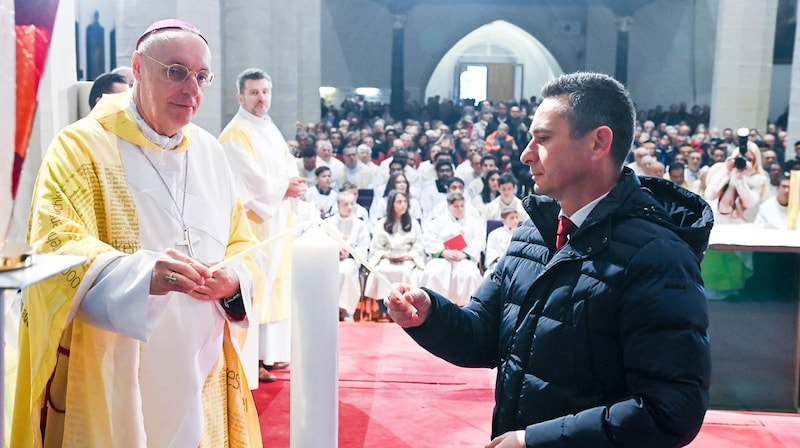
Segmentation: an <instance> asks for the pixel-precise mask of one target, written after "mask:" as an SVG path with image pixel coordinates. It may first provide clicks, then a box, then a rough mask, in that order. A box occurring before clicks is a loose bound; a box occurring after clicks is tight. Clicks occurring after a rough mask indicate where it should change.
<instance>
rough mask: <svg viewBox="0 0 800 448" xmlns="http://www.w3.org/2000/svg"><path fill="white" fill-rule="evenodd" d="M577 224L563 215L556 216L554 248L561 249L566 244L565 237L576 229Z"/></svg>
mask: <svg viewBox="0 0 800 448" xmlns="http://www.w3.org/2000/svg"><path fill="white" fill-rule="evenodd" d="M577 228H578V226H576V225H575V223H574V222H572V221H570V220H569V218H567V217H566V216H564V215H561V216H559V217H558V230H556V250H558V249H561V248H562V247H564V245H565V244H567V237H568V236H569V235H570V234H571V233H572V232H574V231H575V229H577Z"/></svg>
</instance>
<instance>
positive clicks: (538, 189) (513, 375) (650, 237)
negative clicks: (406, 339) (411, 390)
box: [386, 73, 713, 448]
mask: <svg viewBox="0 0 800 448" xmlns="http://www.w3.org/2000/svg"><path fill="white" fill-rule="evenodd" d="M542 97H543V98H544V100H543V102H542V104H541V105H540V106H539V108H538V109H537V111H536V114H535V116H534V119H533V123H532V125H531V137H532V140H531V143H530V144H529V145H528V147H527V148H526V149H525V151H524V152H523V153H522V156H521V160H522V161H523V162H524V163H525V164H526V165H528V166H529V167H530V172H531V177H532V179H533V181H534V182H535V189H534V191H535V194H534V195H531V196H529V197H528V198H526V199H525V202H524V203H525V207H526V210H527V211H528V214H529V215H530V218H531V219H530V220H529V221H527V222H525V223H524V224H523V225H522V226H521V227H520V228H519V229H517V230H516V231H515V232H514V236H513V238H512V241H511V244H510V246H509V248H508V251H507V252H506V255H505V256H504V257H503V258H502V259H501V261H500V264H499V265H498V267H497V269H496V270H495V272H494V274H493V275H492V276H491V277H490V278H489V279H487V280H486V281H485V282H484V283H483V284H482V285H481V286H480V287H479V288H478V290H477V291H475V293H474V294H473V297H472V300H471V301H470V303H469V304H468V305H466V306H464V307H463V308H459V307H457V306H456V305H454V304H452V303H451V302H450V301H449V300H447V298H445V297H443V296H441V295H439V294H437V293H436V292H434V291H430V290H426V289H410V288H408V287H407V285H399V286H400V290H401V292H403V293H404V297H403V298H402V299H400V298H397V297H394V296H392V297H390V298H388V299H387V300H386V302H387V306H388V307H389V309H390V312H391V315H392V317H393V318H394V320H395V321H396V322H397V323H398V324H400V325H401V326H403V327H404V328H406V331H407V332H408V334H409V335H411V336H412V337H413V338H414V340H416V341H417V342H418V343H419V344H420V345H422V346H423V347H425V348H426V349H427V350H428V351H430V352H431V353H433V354H435V355H437V356H439V357H441V358H443V359H445V360H447V361H449V362H452V363H454V364H457V365H461V366H465V367H487V368H495V367H496V368H497V384H496V391H495V400H496V404H495V410H494V415H493V422H492V437H493V439H492V441H491V442H489V443H488V444H487V445H486V446H487V447H525V446H527V447H593V448H595V447H622V446H624V447H630V446H639V447H677V446H683V445H686V444H688V443H689V442H690V441H691V440H692V439H693V438H694V437H695V436H696V435H697V432H698V431H699V430H700V427H701V425H702V422H703V417H704V415H705V412H706V409H707V406H708V389H709V378H710V374H711V354H710V346H709V338H708V333H707V327H708V309H707V303H706V299H705V296H704V293H703V281H702V278H701V276H700V259H701V258H702V256H703V251H704V250H705V249H706V246H707V243H708V235H709V232H710V230H711V226H712V225H713V215H712V212H711V209H710V208H709V207H708V205H707V204H706V203H705V202H704V201H703V200H702V199H701V198H699V197H698V196H696V195H695V194H693V193H690V192H689V191H687V190H685V189H683V188H681V187H678V186H677V185H675V184H673V183H671V182H669V181H666V180H664V179H658V178H652V177H642V178H637V177H636V175H635V174H634V173H633V172H632V171H631V170H630V169H627V168H625V169H623V163H624V160H625V156H626V155H627V153H628V150H629V149H630V145H631V142H632V137H633V123H634V108H633V104H632V102H631V100H630V98H629V95H628V93H627V91H626V90H625V88H624V87H623V86H622V85H621V84H619V83H618V82H617V81H615V80H614V79H612V78H610V77H608V76H605V75H600V74H594V73H576V74H570V75H564V76H562V77H560V78H558V79H556V80H554V81H551V82H550V83H548V85H546V86H545V87H544V88H543V89H542ZM567 218H569V219H571V220H572V222H573V223H574V225H575V226H576V227H577V230H574V231H573V232H572V233H571V234H570V235H569V237H568V238H565V236H564V235H559V236H557V233H564V232H560V231H557V228H558V230H560V227H561V226H560V225H557V223H558V222H560V221H562V220H564V219H567ZM567 233H568V232H567ZM557 240H562V241H559V242H558V243H559V246H560V243H562V242H564V241H566V243H565V245H564V246H563V247H560V248H559V247H557ZM406 301H409V302H411V303H412V304H413V305H414V307H415V308H416V310H417V311H416V313H412V310H411V309H410V308H408V307H407V305H406V303H405V302H406ZM445 444H446V443H445Z"/></svg>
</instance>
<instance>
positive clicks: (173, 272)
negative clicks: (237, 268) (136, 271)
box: [150, 248, 212, 296]
mask: <svg viewBox="0 0 800 448" xmlns="http://www.w3.org/2000/svg"><path fill="white" fill-rule="evenodd" d="M211 277H212V273H211V271H210V270H209V269H208V267H206V266H205V265H204V264H203V263H201V262H200V261H198V260H195V259H194V258H191V257H189V256H188V255H186V254H184V253H182V252H180V251H177V250H175V249H172V248H169V249H167V250H165V251H164V253H162V254H161V255H160V256H159V257H158V258H157V259H156V264H155V266H153V272H152V273H151V275H150V294H152V295H156V296H160V295H164V294H166V293H168V292H172V291H176V292H183V293H186V294H189V293H191V292H192V291H194V290H196V289H197V288H200V287H202V286H203V285H204V284H205V283H206V281H207V280H208V279H209V278H211Z"/></svg>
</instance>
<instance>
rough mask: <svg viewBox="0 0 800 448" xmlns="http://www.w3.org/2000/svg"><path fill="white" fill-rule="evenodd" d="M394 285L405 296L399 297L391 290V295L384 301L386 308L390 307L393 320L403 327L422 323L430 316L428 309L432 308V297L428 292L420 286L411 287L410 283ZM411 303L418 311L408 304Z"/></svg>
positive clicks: (416, 325)
mask: <svg viewBox="0 0 800 448" xmlns="http://www.w3.org/2000/svg"><path fill="white" fill-rule="evenodd" d="M394 286H396V287H397V290H398V291H400V293H402V294H403V297H397V296H396V295H395V294H394V293H392V292H390V293H389V297H387V298H386V299H384V301H383V303H384V305H386V308H388V309H389V315H390V316H392V320H394V321H395V322H396V323H397V325H400V326H401V327H403V328H410V327H418V326H420V325H422V323H423V322H425V319H427V318H428V311H429V310H430V309H431V298H430V297H429V296H428V293H426V292H425V291H423V290H421V289H419V288H411V286H410V285H406V284H403V283H395V285H394ZM409 303H410V304H411V305H412V306H413V307H414V308H416V312H414V309H412V308H411V307H409V306H408V305H409Z"/></svg>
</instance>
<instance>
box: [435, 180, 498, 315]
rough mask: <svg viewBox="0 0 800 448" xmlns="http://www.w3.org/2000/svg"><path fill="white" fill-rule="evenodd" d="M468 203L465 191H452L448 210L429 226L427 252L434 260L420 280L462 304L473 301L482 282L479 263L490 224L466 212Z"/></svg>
mask: <svg viewBox="0 0 800 448" xmlns="http://www.w3.org/2000/svg"><path fill="white" fill-rule="evenodd" d="M464 202H465V201H464V195H463V194H462V193H459V192H452V193H448V194H447V203H448V209H447V210H448V213H446V214H444V215H442V216H438V217H436V218H434V219H433V220H432V221H430V223H428V225H427V226H426V227H425V232H424V238H423V241H424V245H425V252H426V253H427V254H428V255H430V257H431V259H430V260H429V261H428V262H427V264H426V265H425V270H424V272H423V275H422V280H421V281H420V286H424V287H427V288H430V289H432V290H434V291H436V292H439V293H441V294H442V295H444V296H445V297H449V298H450V299H451V300H453V302H454V303H455V304H456V305H459V306H460V305H465V304H466V303H467V302H468V301H469V298H470V296H471V295H472V292H473V291H475V289H476V288H477V287H478V285H480V283H481V280H482V277H481V273H480V270H479V269H478V262H479V261H480V256H481V251H483V247H484V245H485V242H486V225H485V224H484V223H483V221H479V220H476V219H474V218H472V217H471V216H469V215H467V214H466V212H465V208H464V207H465V205H464ZM459 241H460V242H461V243H460V244H459Z"/></svg>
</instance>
